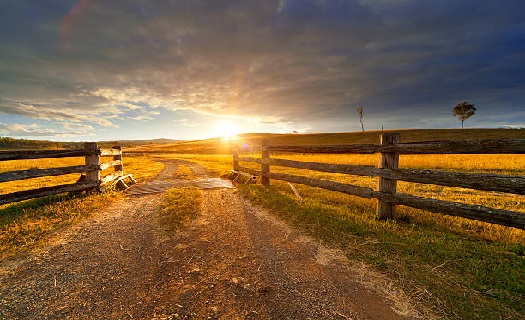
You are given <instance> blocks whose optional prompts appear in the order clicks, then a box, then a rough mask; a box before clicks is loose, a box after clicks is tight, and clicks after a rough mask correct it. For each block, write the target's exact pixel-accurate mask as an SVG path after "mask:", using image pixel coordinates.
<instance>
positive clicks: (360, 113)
mask: <svg viewBox="0 0 525 320" xmlns="http://www.w3.org/2000/svg"><path fill="white" fill-rule="evenodd" d="M357 114H358V115H359V122H361V131H362V132H365V126H364V125H363V114H364V109H363V107H357Z"/></svg>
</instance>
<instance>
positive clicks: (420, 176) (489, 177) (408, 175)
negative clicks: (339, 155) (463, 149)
mask: <svg viewBox="0 0 525 320" xmlns="http://www.w3.org/2000/svg"><path fill="white" fill-rule="evenodd" d="M246 159H252V158H246ZM239 160H241V158H239ZM255 160H261V159H255ZM254 162H258V163H259V162H260V161H254ZM270 164H272V165H276V166H282V167H289V168H296V169H306V170H315V171H320V172H328V173H342V174H351V175H356V176H369V177H383V178H387V179H394V180H402V181H408V182H415V183H424V184H435V185H441V186H447V187H457V188H470V189H475V190H482V191H496V192H508V193H513V194H521V195H524V194H525V177H522V176H505V175H495V174H481V173H463V172H445V171H433V170H418V169H396V170H392V169H378V168H376V167H373V166H358V165H346V164H328V163H320V162H302V161H294V160H285V159H271V160H270Z"/></svg>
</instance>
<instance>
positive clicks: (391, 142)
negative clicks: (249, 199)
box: [233, 133, 525, 230]
mask: <svg viewBox="0 0 525 320" xmlns="http://www.w3.org/2000/svg"><path fill="white" fill-rule="evenodd" d="M272 152H281V153H282V152H285V153H302V154H304V153H314V154H315V153H324V154H373V153H379V154H380V160H379V164H378V166H377V167H374V166H363V165H351V164H350V165H349V164H327V163H317V162H302V161H294V160H286V159H278V158H272V157H270V154H271V153H272ZM524 153H525V139H494V140H479V141H470V140H469V141H429V142H417V143H401V142H400V135H399V134H398V133H383V134H382V135H381V144H378V145H376V144H353V145H336V146H325V145H323V146H283V145H270V144H269V143H268V141H267V140H263V143H262V153H261V158H251V157H250V158H248V157H239V150H235V151H234V154H233V170H234V171H236V172H245V173H248V174H251V175H254V176H260V177H261V182H262V184H263V185H266V186H268V185H269V184H270V181H271V180H282V181H286V182H290V183H298V184H303V185H308V186H312V187H318V188H323V189H327V190H331V191H338V192H342V193H346V194H350V195H354V196H358V197H362V198H375V199H377V215H378V218H379V219H392V218H394V217H395V208H396V206H397V205H404V206H408V207H412V208H418V209H423V210H427V211H431V212H435V213H442V214H446V215H452V216H459V217H463V218H468V219H474V220H479V221H484V222H489V223H494V224H499V225H504V226H509V227H515V228H519V229H522V230H524V229H525V214H524V213H522V212H516V211H511V210H504V209H496V208H490V207H485V206H481V205H472V204H465V203H459V202H451V201H444V200H438V199H432V198H424V197H418V196H413V195H409V194H404V193H399V192H397V188H396V187H397V181H407V182H414V183H422V184H432V185H440V186H447V187H458V188H469V189H474V190H482V191H493V192H502V193H510V194H516V195H524V194H525V177H523V176H509V175H497V174H484V173H463V172H446V171H435V170H425V169H419V170H414V169H400V168H399V167H398V164H399V156H400V155H414V154H417V155H423V154H443V155H446V154H508V155H512V154H524ZM239 162H253V163H257V164H260V166H261V169H260V170H256V169H252V168H248V167H243V166H241V165H239ZM270 165H273V166H279V167H290V168H296V169H305V170H314V171H321V172H328V173H340V174H348V175H357V176H367V177H377V178H378V184H377V185H378V187H377V190H374V189H372V188H367V187H361V186H356V185H352V184H343V183H339V182H335V181H330V180H321V179H315V178H310V177H305V176H298V175H291V174H286V173H276V172H272V170H270ZM495 196H497V194H495Z"/></svg>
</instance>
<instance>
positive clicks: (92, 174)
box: [84, 142, 100, 183]
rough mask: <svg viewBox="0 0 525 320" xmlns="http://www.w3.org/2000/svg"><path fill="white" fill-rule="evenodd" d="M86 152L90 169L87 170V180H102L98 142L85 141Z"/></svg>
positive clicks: (97, 181) (87, 164)
mask: <svg viewBox="0 0 525 320" xmlns="http://www.w3.org/2000/svg"><path fill="white" fill-rule="evenodd" d="M84 151H85V152H86V156H85V161H86V166H87V168H88V170H87V171H86V182H96V183H99V182H100V171H99V170H100V156H99V149H98V144H97V143H96V142H86V143H84Z"/></svg>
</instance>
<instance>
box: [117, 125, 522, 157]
mask: <svg viewBox="0 0 525 320" xmlns="http://www.w3.org/2000/svg"><path fill="white" fill-rule="evenodd" d="M389 132H399V133H400V134H401V141H402V142H417V141H435V140H484V139H525V129H463V130H462V129H405V130H390V131H389ZM380 133H381V132H380V131H366V132H343V133H309V134H271V133H248V134H241V135H239V136H238V139H236V140H232V141H223V140H221V139H220V138H214V139H207V140H195V141H180V142H175V143H148V144H144V145H138V146H134V147H127V148H126V147H125V148H124V152H136V153H185V154H229V153H230V152H231V151H230V150H231V146H233V145H238V146H244V147H246V148H249V149H252V150H260V145H261V140H263V139H267V140H269V141H270V144H274V145H337V144H361V143H379V136H380Z"/></svg>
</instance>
